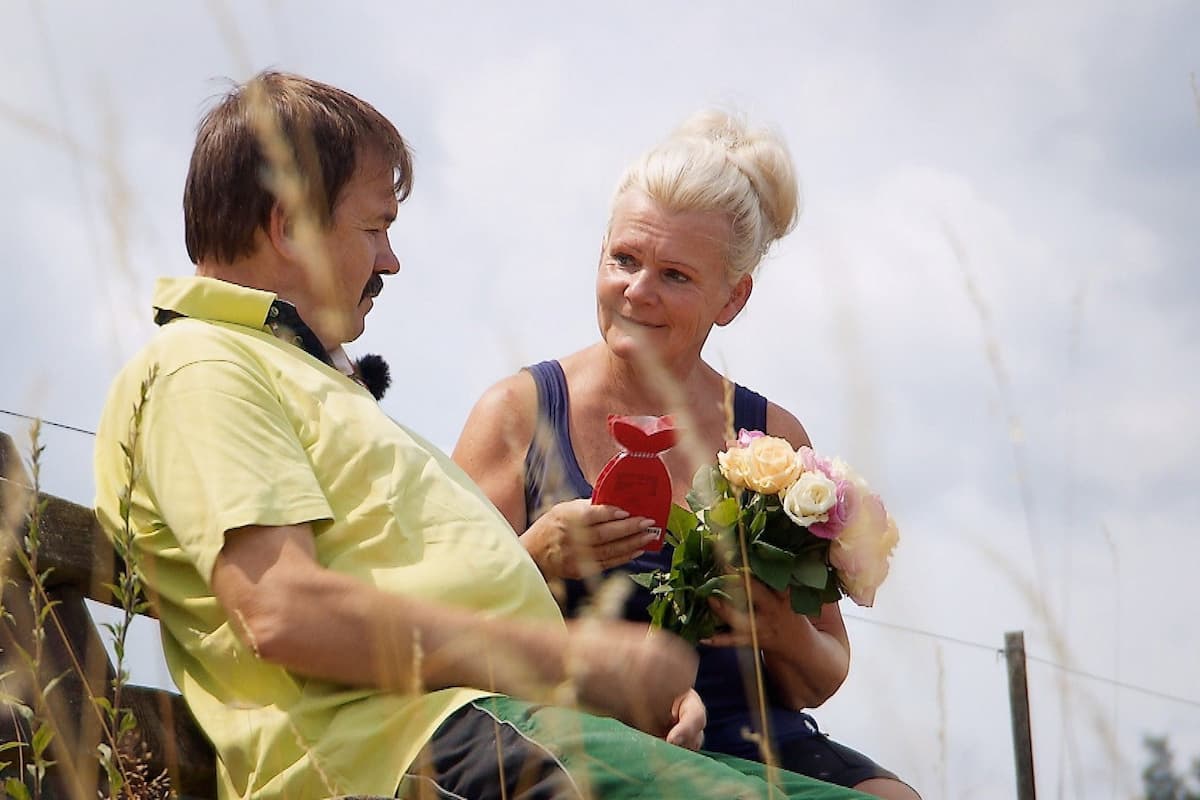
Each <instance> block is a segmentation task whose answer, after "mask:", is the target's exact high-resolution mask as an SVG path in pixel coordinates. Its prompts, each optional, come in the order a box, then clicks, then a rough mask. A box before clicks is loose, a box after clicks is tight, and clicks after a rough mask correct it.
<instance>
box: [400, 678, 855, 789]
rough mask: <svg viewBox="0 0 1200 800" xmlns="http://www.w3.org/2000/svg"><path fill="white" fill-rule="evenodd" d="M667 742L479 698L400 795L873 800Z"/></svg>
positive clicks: (562, 713)
mask: <svg viewBox="0 0 1200 800" xmlns="http://www.w3.org/2000/svg"><path fill="white" fill-rule="evenodd" d="M767 776H768V771H767V769H766V768H765V767H764V766H763V765H762V764H759V763H756V762H752V761H745V760H743V759H739V758H734V757H732V756H726V755H721V754H701V753H694V752H691V751H689V750H683V749H681V748H678V747H675V746H674V745H669V744H667V743H666V742H664V741H662V740H661V739H656V738H654V737H652V736H648V735H646V734H644V733H641V732H640V731H636V730H634V729H632V728H630V727H628V726H626V725H623V724H621V723H620V722H617V721H616V720H612V719H607V718H604V717H596V716H592V715H590V714H584V713H580V712H577V711H572V710H570V709H564V708H556V707H553V706H537V705H532V704H530V703H523V702H520V701H517V700H512V699H510V698H506V697H489V698H485V699H482V700H476V701H475V702H473V703H469V704H467V705H466V706H464V707H463V708H461V709H459V710H458V711H457V712H455V713H454V714H453V715H451V716H450V717H449V718H448V719H447V720H446V721H445V722H444V723H442V725H441V726H440V727H439V728H438V730H437V733H435V734H434V736H433V738H432V739H431V740H430V741H429V743H428V744H427V745H426V747H425V749H424V750H423V751H422V754H421V756H420V757H418V759H417V762H416V763H415V764H414V765H413V766H412V768H411V769H410V772H409V774H408V775H406V776H405V779H404V782H403V783H402V784H401V786H400V789H399V790H398V791H397V793H396V794H397V797H401V798H406V800H407V799H408V798H422V799H423V798H447V799H450V798H454V799H457V798H466V799H467V800H491V798H496V799H497V800H499V798H502V797H503V798H508V800H551V799H552V798H553V799H554V800H558V798H569V799H570V800H601V799H603V800H619V799H620V798H630V800H633V798H639V799H640V800H646V799H647V798H655V797H680V798H682V797H689V798H691V797H697V798H699V797H714V798H721V799H722V800H731V799H732V798H747V800H754V799H757V798H763V799H764V800H765V798H768V797H773V798H776V800H782V798H797V799H798V800H799V799H803V800H851V799H852V798H853V799H854V800H869V798H867V796H866V795H863V794H859V793H858V792H854V791H852V790H849V789H844V788H842V787H840V786H833V785H831V784H829V783H824V782H821V781H818V780H814V779H812V778H808V777H805V776H802V775H795V774H793V773H791V772H787V771H784V770H772V771H771V773H770V779H771V783H772V784H774V786H775V788H774V789H772V787H771V786H770V785H769V784H768V783H767Z"/></svg>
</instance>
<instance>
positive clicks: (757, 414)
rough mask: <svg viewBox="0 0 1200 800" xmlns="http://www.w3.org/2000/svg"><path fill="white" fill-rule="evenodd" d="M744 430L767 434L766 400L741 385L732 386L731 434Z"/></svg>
mask: <svg viewBox="0 0 1200 800" xmlns="http://www.w3.org/2000/svg"><path fill="white" fill-rule="evenodd" d="M743 428H745V429H746V430H748V431H762V432H763V433H766V432H767V398H765V397H763V396H762V395H761V394H758V393H757V392H754V391H752V390H750V389H747V388H746V387H745V386H742V385H741V384H738V383H735V384H734V385H733V433H734V435H735V436H736V435H737V432H738V431H739V430H741V429H743Z"/></svg>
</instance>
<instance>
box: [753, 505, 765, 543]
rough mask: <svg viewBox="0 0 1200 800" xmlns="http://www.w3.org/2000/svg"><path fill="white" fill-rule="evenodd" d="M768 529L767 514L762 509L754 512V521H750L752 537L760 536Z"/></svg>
mask: <svg viewBox="0 0 1200 800" xmlns="http://www.w3.org/2000/svg"><path fill="white" fill-rule="evenodd" d="M766 527H767V512H765V511H763V510H762V509H761V508H760V509H758V510H757V511H755V512H754V519H752V520H751V521H750V535H751V536H758V535H759V534H760V533H762V532H763V531H764V530H765V529H766Z"/></svg>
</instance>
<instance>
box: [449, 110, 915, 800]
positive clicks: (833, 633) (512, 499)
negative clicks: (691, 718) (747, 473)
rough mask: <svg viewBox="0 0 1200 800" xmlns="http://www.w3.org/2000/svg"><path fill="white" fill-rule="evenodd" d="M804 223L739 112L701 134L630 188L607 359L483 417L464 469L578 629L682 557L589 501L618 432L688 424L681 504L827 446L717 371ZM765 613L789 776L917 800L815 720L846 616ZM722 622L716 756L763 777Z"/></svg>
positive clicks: (766, 649) (759, 596) (713, 711)
mask: <svg viewBox="0 0 1200 800" xmlns="http://www.w3.org/2000/svg"><path fill="white" fill-rule="evenodd" d="M798 205H799V203H798V192H797V187H796V180H795V177H794V171H793V168H792V163H791V158H790V156H789V155H788V153H787V149H786V147H785V146H784V144H783V143H782V141H781V140H780V139H778V138H777V137H776V136H774V135H773V134H771V133H769V132H766V131H752V130H749V129H747V128H746V126H745V125H744V124H743V123H742V122H741V121H739V120H738V119H736V118H733V117H731V116H729V115H727V114H724V113H721V112H706V113H702V114H700V115H697V116H696V117H693V118H692V119H691V120H689V121H688V122H687V123H686V124H685V125H684V126H683V127H682V128H681V129H680V130H679V131H677V132H676V133H675V134H674V135H673V136H672V137H670V138H669V139H668V140H667V141H666V142H664V143H663V144H662V145H660V146H659V147H657V148H655V149H653V150H651V151H650V152H649V153H647V154H646V155H645V156H643V157H642V158H641V159H640V160H639V161H638V162H637V163H635V164H634V165H633V166H632V167H630V168H629V169H628V170H627V171H626V173H625V175H624V177H623V178H622V180H621V181H620V183H619V185H618V188H617V192H616V195H615V198H614V201H613V206H612V215H611V218H610V220H609V225H608V232H607V234H606V236H605V238H604V243H603V249H602V254H601V260H600V267H599V273H598V276H597V279H596V308H597V318H598V321H599V326H600V334H601V341H600V342H598V343H596V344H594V345H592V346H590V347H588V348H586V349H584V350H581V351H580V352H578V353H574V354H572V355H570V356H567V357H566V358H563V359H561V360H560V361H549V362H543V363H541V364H537V365H535V366H533V367H530V368H528V369H525V370H522V371H521V372H519V373H517V374H516V375H514V376H512V377H509V378H507V379H505V380H503V381H501V382H500V383H498V384H496V385H495V386H493V387H492V388H491V389H489V390H488V391H487V392H486V393H485V394H484V396H483V397H482V398H481V399H480V400H479V402H478V403H477V404H476V406H475V408H474V409H473V410H472V412H471V415H470V417H469V418H468V420H467V423H466V426H465V428H464V430H463V433H462V436H461V437H460V439H459V442H458V446H457V448H456V449H455V451H454V458H455V460H456V461H458V463H459V464H460V465H461V466H462V467H463V468H464V469H465V470H466V471H467V472H468V473H469V474H470V475H471V477H473V478H474V479H475V480H476V481H477V482H478V483H479V485H480V486H481V487H482V488H483V489H484V491H485V492H487V494H488V496H489V497H491V499H492V501H493V502H494V503H495V504H496V506H497V507H498V508H499V509H500V511H501V512H502V513H503V514H504V515H505V516H506V517H507V518H508V520H509V522H510V523H512V526H513V529H514V530H516V531H518V532H520V534H521V542H522V543H523V544H524V545H525V547H526V549H527V550H528V552H529V554H530V555H531V556H532V557H533V559H534V561H535V562H536V563H537V565H538V566H539V567H540V568H541V570H542V573H543V574H544V575H545V576H546V578H547V580H549V581H550V582H551V583H552V585H553V584H557V583H563V584H565V588H566V598H565V605H566V607H567V611H568V613H577V612H578V611H579V609H580V606H581V603H582V602H583V600H584V599H585V598H586V595H587V593H588V586H587V584H585V583H584V582H583V579H592V583H593V584H594V583H595V580H594V579H595V578H596V577H597V576H599V575H602V574H605V573H607V571H609V570H612V569H613V568H616V567H623V568H624V571H628V572H642V571H647V570H650V569H653V568H655V567H663V566H666V565H669V563H670V553H669V548H666V550H665V551H664V552H662V553H646V552H645V551H644V549H645V547H646V545H647V543H648V542H649V541H650V540H651V539H652V538H653V534H651V533H648V532H647V530H646V528H647V527H648V526H649V525H650V523H651V521H650V520H647V519H643V518H640V517H632V518H631V517H630V516H629V515H628V514H626V513H625V512H624V511H622V510H621V509H618V508H614V507H610V506H592V505H591V504H590V503H589V500H588V499H587V498H589V497H590V496H591V492H592V484H593V482H594V481H595V480H596V477H597V475H598V474H599V473H600V470H601V469H602V468H603V466H604V464H605V463H606V462H607V461H608V460H609V458H611V457H612V456H613V455H614V454H615V453H616V452H617V445H616V443H615V442H614V441H613V439H612V438H611V436H610V435H609V433H608V429H607V425H606V418H607V415H609V414H639V415H640V414H650V415H660V414H664V413H672V414H674V415H675V417H676V419H677V421H678V422H679V423H680V425H681V427H682V429H683V432H684V434H685V438H684V439H683V440H682V441H681V444H680V446H677V447H675V448H674V449H672V450H670V451H668V452H667V453H666V454H664V460H665V461H666V463H667V467H668V470H669V472H670V474H671V479H672V486H673V491H674V501H675V502H676V503H680V504H682V503H683V502H684V496H685V495H686V494H687V491H688V488H689V486H690V483H691V476H692V475H693V474H694V473H695V471H696V469H697V468H698V467H699V466H700V465H702V464H705V463H711V462H712V461H713V460H714V458H715V454H716V453H717V452H718V451H719V450H722V449H724V447H725V443H726V441H727V439H728V438H730V436H731V434H732V432H733V431H736V430H738V429H739V428H746V429H749V430H761V431H764V432H767V433H769V434H771V435H774V436H780V437H782V438H784V439H787V440H788V441H789V442H791V444H792V446H793V447H799V446H801V445H807V444H809V440H808V436H807V434H806V433H805V432H804V428H803V427H802V426H801V424H800V422H799V421H798V420H797V419H796V418H795V417H794V416H792V415H791V414H790V413H788V412H787V411H786V410H784V409H783V408H781V407H779V406H778V405H776V404H775V403H771V402H769V401H767V400H766V399H765V398H763V397H762V396H760V395H758V394H755V393H754V392H752V391H750V390H748V389H745V388H744V387H741V386H735V387H733V392H732V402H731V403H727V402H726V396H727V389H728V384H727V383H726V381H725V380H724V379H723V378H722V376H721V375H720V374H719V373H717V371H716V370H714V369H713V368H712V367H710V366H709V365H708V364H706V363H705V362H704V360H703V359H702V358H701V349H702V348H703V346H704V342H705V340H706V339H707V338H708V335H709V333H710V332H711V331H712V328H713V326H714V325H720V326H723V325H727V324H729V323H730V322H732V321H733V319H734V318H735V317H737V315H738V314H739V313H740V312H741V310H742V308H743V307H744V306H745V304H746V301H747V300H748V299H749V297H750V293H751V290H752V289H753V286H754V279H753V273H754V270H755V268H756V267H757V266H758V263H759V261H760V260H761V258H762V256H763V255H764V254H765V252H766V250H767V248H768V247H769V246H770V245H771V243H773V242H774V241H775V240H777V239H779V238H780V237H782V236H784V235H785V234H786V233H788V232H789V231H790V230H791V229H792V227H793V226H794V225H795V221H796V217H797V214H798ZM727 405H728V406H731V413H730V411H727ZM730 417H732V419H730ZM731 423H732V424H731ZM625 580H628V579H625ZM628 583H629V585H630V586H632V581H629V582H628ZM751 600H752V603H753V607H754V611H755V616H756V620H757V627H758V636H759V647H760V651H761V653H762V658H763V665H764V668H765V674H766V676H767V682H768V688H769V691H768V697H769V699H768V706H769V720H768V721H769V730H770V733H771V737H772V750H773V752H774V754H775V757H776V759H777V761H778V763H779V765H780V766H782V767H784V768H785V769H789V770H792V771H795V772H801V773H804V774H807V775H810V776H813V777H817V778H820V779H822V780H826V781H830V782H833V783H839V784H841V785H843V786H851V787H855V788H857V789H859V790H860V791H864V792H867V793H872V794H876V795H878V796H880V797H889V798H908V799H909V800H911V798H916V797H917V794H916V793H915V792H913V791H912V789H910V788H909V787H908V786H907V785H905V784H904V783H902V782H900V781H899V780H898V779H897V778H896V777H895V776H894V775H893V774H892V773H890V772H888V771H887V770H884V769H882V768H881V767H879V766H878V765H876V764H874V763H873V762H872V761H871V760H870V759H868V758H866V757H865V756H862V755H860V754H858V753H855V752H854V751H852V750H849V749H848V748H844V747H842V746H840V745H837V744H836V743H834V742H831V741H829V740H828V739H826V738H825V737H824V736H823V735H822V734H820V733H818V732H817V728H816V724H815V723H814V722H813V720H812V718H811V717H809V716H808V715H806V714H804V713H802V709H805V708H813V707H815V706H818V705H820V704H821V703H822V702H824V701H825V700H827V699H828V698H829V697H830V696H831V695H833V693H834V692H835V691H836V690H837V689H838V687H839V686H840V685H841V684H842V682H843V681H844V680H845V678H846V674H847V671H848V669H849V661H850V645H849V640H848V639H847V636H846V629H845V626H844V624H843V622H842V617H841V612H840V611H839V609H838V606H837V604H828V605H826V606H825V607H824V608H823V609H822V610H821V613H820V615H819V616H818V617H817V618H815V619H810V618H808V617H805V616H803V615H798V614H795V613H793V612H792V610H791V607H790V603H789V601H788V598H787V595H786V594H785V593H780V592H775V591H773V590H771V589H770V588H768V587H767V586H765V585H763V584H760V583H758V582H757V581H756V582H755V585H754V586H753V592H752V597H751ZM648 602H649V596H648V594H646V593H645V590H640V589H637V588H635V589H634V591H633V594H632V595H631V596H630V597H629V598H628V599H627V601H626V602H625V605H624V612H625V615H626V616H627V617H629V618H631V619H641V620H644V619H647V616H646V606H647V604H648ZM714 610H715V611H716V613H717V614H718V615H719V616H720V617H721V618H722V619H723V620H724V621H726V622H727V623H729V625H730V632H727V633H719V634H717V635H716V636H714V637H712V638H711V639H710V640H708V641H706V642H705V643H703V644H702V645H701V646H700V656H701V658H700V674H699V677H698V678H697V681H696V689H697V691H698V692H699V693H700V695H701V697H702V698H703V700H704V702H705V704H706V705H707V707H708V725H707V727H706V728H705V749H707V750H711V751H717V752H725V753H729V754H731V755H736V756H741V757H743V758H753V759H757V760H762V756H761V755H760V752H761V749H760V747H759V745H758V744H757V743H756V741H754V739H753V737H747V736H746V735H745V733H744V731H745V730H746V729H747V728H749V729H752V730H755V731H760V730H761V727H762V726H761V723H760V721H759V716H760V715H759V713H758V712H757V711H756V710H752V709H757V708H758V703H757V701H756V700H754V698H755V697H756V692H755V691H754V687H753V681H754V677H753V676H754V670H753V662H752V660H750V659H749V658H748V649H747V645H748V642H749V636H748V634H747V632H746V631H747V624H746V617H745V615H744V614H743V613H742V612H740V611H738V610H737V609H735V608H733V607H731V606H730V605H728V604H725V603H718V602H714ZM747 662H748V663H747ZM747 679H748V680H747ZM748 698H749V699H748Z"/></svg>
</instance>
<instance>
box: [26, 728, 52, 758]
mask: <svg viewBox="0 0 1200 800" xmlns="http://www.w3.org/2000/svg"><path fill="white" fill-rule="evenodd" d="M52 741H54V729H53V728H51V727H50V726H49V725H47V724H46V723H44V722H43V723H42V724H41V725H39V726H38V728H37V730H36V731H34V732H33V741H32V742H31V744H32V745H33V757H34V758H38V757H39V756H41V754H42V753H44V752H46V748H47V747H49V746H50V742H52Z"/></svg>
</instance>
